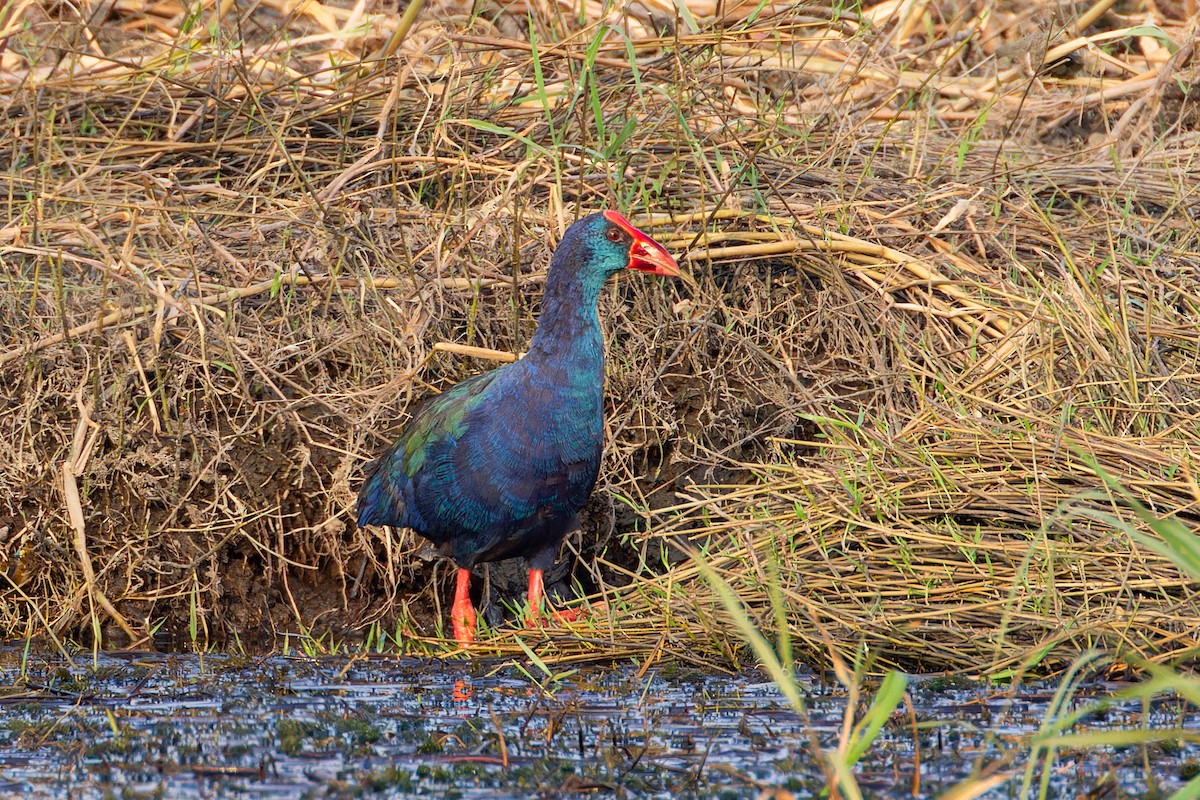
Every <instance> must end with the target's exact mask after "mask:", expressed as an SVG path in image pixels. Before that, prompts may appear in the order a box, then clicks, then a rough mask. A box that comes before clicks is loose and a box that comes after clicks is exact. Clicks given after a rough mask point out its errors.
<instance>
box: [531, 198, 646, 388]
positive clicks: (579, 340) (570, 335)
mask: <svg viewBox="0 0 1200 800" xmlns="http://www.w3.org/2000/svg"><path fill="white" fill-rule="evenodd" d="M605 229H606V221H605V219H604V217H603V216H602V215H601V214H593V215H591V216H590V217H587V218H585V219H583V220H581V221H580V223H578V224H577V225H575V226H572V228H571V230H570V231H568V235H567V236H565V237H564V238H563V240H562V242H560V243H559V246H558V249H557V250H555V251H554V257H553V258H552V259H551V261H550V270H549V272H548V273H547V274H546V291H545V294H544V296H543V300H542V313H541V316H540V318H539V320H538V328H537V332H536V333H534V335H533V340H532V341H531V342H530V343H529V354H528V355H527V356H526V358H529V357H534V358H539V359H542V358H545V359H562V363H561V366H562V367H563V368H564V369H567V370H569V371H570V372H573V373H583V374H588V373H593V374H594V373H596V372H602V371H603V366H604V364H603V361H604V347H603V345H604V342H603V337H602V336H601V333H600V318H599V316H598V315H597V313H596V304H597V303H598V302H599V300H600V292H601V290H603V288H604V283H605V281H607V280H608V278H609V277H610V276H612V275H613V274H615V273H617V272H620V271H621V270H622V269H624V268H625V266H626V264H628V248H627V247H626V248H622V247H621V246H618V245H615V244H613V243H612V242H610V241H608V240H607V239H606V238H605V237H604V233H603V232H604V230H605Z"/></svg>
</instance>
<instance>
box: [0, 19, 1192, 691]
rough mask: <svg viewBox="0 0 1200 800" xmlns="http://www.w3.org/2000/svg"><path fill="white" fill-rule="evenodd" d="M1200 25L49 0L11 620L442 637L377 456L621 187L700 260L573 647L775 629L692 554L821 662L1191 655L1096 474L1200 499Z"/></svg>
mask: <svg viewBox="0 0 1200 800" xmlns="http://www.w3.org/2000/svg"><path fill="white" fill-rule="evenodd" d="M1191 11H1194V9H1189V8H1188V7H1186V4H1184V3H1168V2H1166V1H1165V0H1159V1H1158V2H1146V1H1145V0H1122V1H1121V2H1112V1H1111V0H1103V1H1101V2H1084V3H1065V2H1064V3H1050V2H1033V3H1010V2H1001V1H1000V0H980V2H974V3H938V2H932V1H931V0H888V2H882V3H866V4H863V6H862V7H861V8H859V7H857V6H853V5H851V6H848V7H846V8H843V7H841V6H836V5H835V6H832V7H831V6H828V5H822V4H820V3H816V4H804V5H801V6H796V5H793V4H785V3H772V2H765V3H739V2H737V0H734V1H733V2H725V3H711V2H689V3H688V4H687V5H686V6H683V7H677V6H676V5H675V4H670V3H665V2H662V3H660V2H658V0H642V1H641V2H635V3H630V4H628V5H625V4H623V3H617V4H609V3H604V4H601V3H597V2H593V0H588V2H586V3H584V4H583V5H582V6H579V5H576V4H569V3H562V4H555V3H550V2H542V1H540V0H529V1H528V2H518V3H515V4H511V5H503V4H493V3H487V2H481V3H477V4H475V5H469V4H452V3H442V4H438V3H436V2H430V3H427V4H425V5H424V6H423V7H417V6H412V7H409V8H408V9H407V10H406V9H399V10H396V9H392V8H391V7H390V6H388V5H387V4H382V5H376V4H368V3H363V2H358V3H351V2H349V0H347V1H346V2H329V3H321V2H316V1H315V0H307V1H305V2H291V0H221V2H202V1H200V0H197V2H178V0H154V1H151V0H116V2H95V3H85V4H82V5H78V6H76V5H71V4H55V3H50V2H41V3H39V2H35V1H34V0H9V1H8V2H6V3H5V4H4V5H3V6H0V105H2V107H3V120H2V123H3V126H4V136H3V137H2V139H0V173H2V174H0V181H2V183H0V189H2V191H0V487H2V488H0V632H2V633H3V635H4V636H6V637H27V636H28V637H48V638H52V639H54V640H57V641H60V642H61V641H67V640H74V641H85V642H86V641H93V640H94V637H97V636H99V637H102V639H103V641H104V642H105V643H107V644H109V645H120V644H122V643H127V644H132V645H133V646H138V647H144V646H147V643H148V641H150V640H152V639H153V640H154V641H157V642H158V643H159V644H160V645H164V646H169V645H170V644H171V643H174V644H175V645H181V644H182V645H187V644H196V645H200V646H237V645H238V644H240V645H241V646H243V647H246V648H248V649H250V648H253V649H258V648H264V647H265V648H271V647H275V646H279V644H280V642H281V638H280V637H281V636H283V635H284V634H303V635H306V636H307V637H309V638H308V639H307V640H305V641H306V642H307V643H308V644H309V645H310V646H313V647H332V646H334V645H336V644H337V643H340V642H353V641H357V640H361V639H362V638H363V637H368V638H369V639H370V640H371V642H373V644H374V645H378V646H382V645H384V644H386V645H387V646H392V643H391V642H390V639H391V638H396V639H399V640H400V644H401V646H402V647H403V648H405V649H410V650H412V649H420V648H422V647H427V646H428V647H436V644H435V643H434V640H433V637H434V636H435V634H436V631H437V627H436V626H437V621H438V620H439V619H440V618H441V614H442V611H443V610H444V609H443V608H442V607H441V606H440V605H439V602H438V598H439V596H442V597H444V596H445V592H444V591H443V590H444V587H445V581H446V579H448V577H449V574H448V571H447V570H445V569H444V567H443V566H440V565H439V563H438V562H436V561H434V560H431V559H430V558H428V557H427V554H426V552H425V550H424V549H423V548H422V547H421V546H420V545H419V544H418V543H417V542H415V541H414V540H413V538H412V535H411V533H408V532H404V531H386V530H374V529H368V530H358V529H356V528H355V527H354V525H353V523H352V521H351V518H352V514H351V507H352V505H353V502H354V495H355V490H356V488H357V483H358V480H359V478H360V475H361V468H362V465H363V464H364V462H365V460H366V459H367V458H369V457H370V456H372V455H373V454H375V453H376V452H378V451H379V450H380V449H381V448H382V447H383V446H384V445H385V444H386V443H387V442H388V441H389V439H390V438H391V437H392V436H393V435H394V433H395V432H396V430H397V429H398V427H399V425H401V424H402V422H403V420H404V418H405V410H406V409H407V408H408V407H409V406H410V404H411V403H412V402H413V401H414V400H416V399H418V398H420V397H421V396H423V395H425V394H428V393H430V392H433V391H437V390H439V389H442V388H444V387H446V386H447V385H449V384H450V383H451V382H453V381H456V380H458V379H461V378H463V377H464V376H466V375H468V374H471V373H474V372H477V371H479V370H481V369H483V368H486V367H488V366H491V365H492V362H490V361H489V360H487V359H486V358H482V357H480V356H481V355H487V351H500V352H501V353H502V354H503V353H509V354H512V353H519V351H520V350H521V349H522V348H523V346H524V344H525V342H527V341H528V337H529V334H530V332H531V331H532V329H533V325H534V322H535V320H536V312H537V308H538V302H539V296H540V280H541V278H542V276H543V275H544V269H545V265H546V263H547V258H548V253H549V252H550V250H551V248H552V246H553V243H554V242H555V241H556V240H557V237H558V236H559V235H560V234H561V232H562V231H563V229H564V228H565V227H566V225H567V224H569V222H570V221H571V220H572V219H573V218H574V217H575V216H576V215H577V214H579V213H580V212H581V211H583V210H593V209H596V208H600V207H607V206H615V207H619V208H621V209H623V210H625V211H627V212H629V213H630V214H631V215H632V216H634V217H635V221H637V222H639V223H640V224H642V225H644V226H646V227H647V228H648V229H649V230H651V231H652V232H653V233H654V234H655V235H656V236H657V237H659V238H660V240H662V241H663V242H664V243H666V244H667V245H668V246H669V247H671V248H672V249H673V250H674V251H675V252H677V253H678V254H679V255H680V257H681V260H683V261H684V262H685V263H686V264H688V265H689V266H690V269H691V270H692V271H693V273H694V274H695V275H696V277H697V278H698V279H699V281H700V287H699V288H698V289H697V290H696V291H695V292H692V291H690V290H689V289H687V288H686V287H684V286H682V285H675V284H671V283H667V282H651V281H628V282H621V283H618V284H617V285H615V286H614V287H613V289H612V292H611V294H610V295H608V296H606V298H605V299H604V301H603V306H604V308H603V309H602V316H603V317H604V318H605V319H606V325H607V327H608V333H609V342H610V350H609V353H610V375H609V392H610V402H609V408H608V420H609V422H608V425H609V435H610V446H609V448H608V455H607V461H606V466H605V470H604V486H603V490H602V491H601V492H600V493H599V494H598V497H597V499H596V501H595V502H594V503H593V505H592V507H591V509H590V513H589V515H588V524H587V526H586V529H585V531H584V532H583V535H581V536H579V537H577V538H574V539H572V540H571V541H569V542H568V544H569V545H570V546H569V548H568V552H567V554H566V555H567V557H568V559H569V560H570V562H571V564H572V566H573V567H574V576H575V577H576V578H577V579H578V582H577V585H579V586H581V587H582V588H583V589H585V590H587V591H590V592H594V593H595V594H594V595H593V599H594V600H599V599H603V600H604V601H605V602H604V604H603V605H600V604H598V603H597V604H596V607H595V608H594V609H593V615H592V617H591V619H590V621H588V622H586V623H582V624H579V625H575V626H571V627H570V628H568V627H559V628H553V629H549V630H547V631H546V637H545V639H544V640H543V641H542V644H541V645H540V647H541V652H543V653H544V654H545V657H546V658H555V659H559V660H560V661H570V660H574V659H590V658H621V657H625V656H631V657H640V658H643V659H651V660H653V659H654V658H657V657H659V656H662V657H666V658H676V659H686V660H694V661H698V662H703V663H729V662H736V661H738V660H739V659H740V658H744V654H743V651H741V650H739V645H738V642H737V640H736V639H735V638H734V637H733V634H732V633H731V631H732V627H731V626H730V625H729V623H728V619H727V618H726V617H725V616H724V612H723V611H721V610H720V608H721V606H720V604H719V602H718V600H717V598H716V595H715V593H714V590H713V588H712V587H711V586H710V584H709V583H708V582H707V581H705V580H703V579H702V578H701V577H699V575H698V572H697V566H696V563H695V561H694V560H693V559H692V558H691V557H690V555H689V554H690V553H691V552H693V551H702V552H704V553H705V554H706V558H707V560H708V563H709V564H711V566H712V567H713V568H714V569H715V570H716V572H717V573H718V574H720V575H722V576H723V577H724V578H725V579H726V580H727V581H728V582H729V583H730V584H731V585H732V586H733V587H734V588H735V589H736V590H737V593H738V594H739V596H740V597H741V599H742V601H743V602H744V603H745V604H746V607H747V609H748V611H749V613H750V614H751V615H752V616H753V617H754V618H755V619H759V620H760V621H761V622H762V624H763V625H764V627H767V628H770V627H771V626H772V625H773V624H774V622H773V621H774V620H777V619H778V618H779V617H778V614H779V613H782V614H784V615H786V618H787V619H788V621H789V623H790V628H791V630H792V635H793V638H794V641H796V642H797V644H798V646H800V647H802V648H803V649H804V650H805V651H806V653H807V654H808V656H809V657H810V658H811V659H813V660H815V661H818V662H819V661H821V660H823V659H825V658H827V657H828V655H829V653H830V651H831V649H832V650H834V651H837V652H841V653H843V654H845V655H848V656H854V655H856V654H863V653H865V654H868V655H869V657H871V658H873V659H875V662H874V663H876V664H879V665H887V664H900V665H904V666H907V667H910V668H919V669H927V670H938V669H950V670H963V671H978V672H997V671H1001V670H1007V669H1028V668H1037V669H1053V668H1055V667H1057V666H1059V665H1061V664H1063V663H1064V662H1065V661H1067V660H1069V659H1070V658H1072V657H1073V656H1074V655H1075V654H1076V653H1078V652H1079V651H1081V650H1084V649H1086V648H1093V647H1098V648H1104V649H1106V650H1109V651H1110V652H1112V653H1114V654H1117V655H1118V656H1120V657H1124V658H1126V659H1137V658H1151V659H1172V660H1179V661H1186V660H1191V659H1194V658H1195V656H1196V654H1197V652H1198V651H1197V647H1198V645H1200V642H1198V636H1200V633H1198V631H1200V624H1198V620H1200V587H1198V586H1197V585H1196V583H1195V582H1194V581H1189V580H1188V579H1187V577H1185V574H1184V573H1182V572H1181V571H1180V569H1178V568H1177V567H1176V566H1175V564H1174V563H1173V562H1172V561H1171V560H1170V559H1169V558H1167V557H1165V556H1164V555H1161V554H1160V553H1159V552H1158V550H1157V549H1155V548H1154V547H1145V546H1143V545H1141V544H1139V542H1138V540H1137V539H1136V538H1135V536H1134V535H1131V530H1132V531H1133V533H1134V534H1136V532H1137V531H1138V530H1142V531H1147V529H1146V527H1145V526H1144V524H1143V523H1142V522H1140V521H1138V519H1137V517H1136V516H1135V515H1134V514H1133V513H1132V512H1131V510H1130V504H1129V501H1128V500H1127V499H1126V498H1124V497H1123V496H1122V495H1121V494H1120V493H1119V492H1117V491H1115V490H1111V489H1108V488H1106V484H1105V483H1104V482H1103V481H1102V479H1101V477H1100V472H1103V473H1105V474H1108V475H1110V476H1112V477H1113V478H1115V479H1117V480H1119V481H1120V482H1121V483H1122V484H1123V485H1124V486H1125V487H1127V488H1128V491H1129V492H1130V493H1131V495H1132V496H1134V497H1136V498H1140V500H1141V501H1142V502H1144V503H1146V504H1147V505H1148V507H1149V508H1151V509H1152V510H1153V511H1154V512H1155V513H1156V514H1159V515H1163V516H1165V515H1178V517H1179V518H1180V519H1181V520H1183V521H1184V522H1185V523H1186V524H1187V525H1189V526H1196V525H1197V524H1200V510H1198V509H1197V502H1198V501H1200V490H1198V488H1197V482H1196V477H1195V476H1196V466H1197V457H1198V455H1200V449H1198V436H1200V360H1198V356H1200V327H1198V325H1197V323H1198V321H1200V236H1198V223H1197V220H1198V219H1200V147H1198V145H1200V140H1198V135H1197V131H1198V125H1197V123H1198V121H1200V113H1198V111H1200V106H1198V104H1197V101H1198V99H1200V98H1198V97H1197V90H1196V87H1197V86H1198V85H1200V59H1197V58H1196V57H1194V48H1195V35H1196V23H1195V19H1194V18H1192V19H1191V20H1190V21H1189V16H1188V15H1189V13H1191ZM408 12H411V13H408ZM471 348H482V349H479V350H475V349H471ZM1151 535H1153V534H1151ZM505 583H506V572H505V570H504V569H495V570H492V571H491V572H490V575H489V586H488V589H487V591H488V593H489V596H490V597H491V598H492V599H493V600H494V599H496V598H498V597H500V596H502V595H504V594H505ZM493 605H494V606H496V607H498V605H499V604H498V603H493ZM384 633H386V634H388V636H387V637H385V636H384ZM526 636H527V635H526ZM489 646H490V647H493V648H495V650H496V651H497V652H501V653H505V652H514V653H517V652H520V651H519V650H518V644H517V643H516V642H515V641H514V640H513V634H512V633H511V632H510V631H509V630H508V629H506V628H501V629H500V630H499V632H497V633H496V635H495V638H494V639H493V640H492V642H491V645H488V646H485V648H484V649H485V650H486V649H487V647H489Z"/></svg>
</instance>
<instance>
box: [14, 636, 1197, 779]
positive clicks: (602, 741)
mask: <svg viewBox="0 0 1200 800" xmlns="http://www.w3.org/2000/svg"><path fill="white" fill-rule="evenodd" d="M76 663H77V666H74V667H72V666H69V665H68V664H67V663H65V662H63V661H44V660H42V661H39V660H37V659H30V660H29V662H28V663H27V664H25V665H24V666H22V664H21V662H20V653H19V652H6V653H0V669H2V670H3V677H2V679H0V684H2V686H0V797H17V796H20V797H24V798H61V797H67V796H68V795H69V796H70V797H72V798H80V799H81V800H82V799H84V798H105V797H170V798H176V797H178V798H193V797H194V798H209V797H225V796H237V797H268V798H269V797H300V796H306V797H312V798H340V797H384V798H388V797H438V798H463V800H467V799H468V798H471V799H475V798H489V800H500V799H502V798H530V797H558V798H570V797H629V798H692V797H694V798H728V799H729V800H734V799H735V798H757V797H758V796H759V794H760V791H761V789H762V788H765V787H770V788H782V789H786V790H788V791H791V792H792V793H794V795H795V796H796V797H810V796H816V795H817V794H819V793H820V791H821V789H822V788H823V787H824V786H825V780H824V777H823V773H822V771H821V768H820V766H819V763H818V760H817V759H816V758H814V757H813V755H812V754H813V752H814V747H815V746H817V745H815V744H814V742H816V743H819V746H820V747H823V748H827V749H828V748H836V747H837V742H838V738H839V735H840V733H841V729H842V724H843V718H844V712H845V707H846V702H847V701H846V695H845V692H844V691H843V690H841V689H840V688H836V689H835V688H833V687H830V686H828V685H823V684H821V683H819V682H818V681H816V680H815V679H813V678H811V677H810V678H808V679H807V680H806V681H805V684H806V686H807V687H808V689H809V697H808V705H809V707H808V714H807V715H806V716H803V717H802V716H800V715H797V714H796V713H795V712H793V711H792V710H791V709H790V708H788V706H787V704H786V702H784V700H783V699H782V697H781V696H780V694H779V693H778V692H777V691H776V689H775V687H774V686H773V685H772V684H770V683H765V682H763V679H762V678H761V677H759V676H755V675H740V676H735V677H725V676H711V675H708V676H704V675H699V674H691V675H683V674H671V675H670V676H669V677H668V673H667V672H664V671H661V670H660V671H654V670H651V671H649V672H648V673H647V674H645V675H643V676H640V677H639V675H638V673H637V671H636V670H635V669H632V668H588V669H585V670H581V671H579V672H576V673H574V674H571V675H569V676H565V677H562V678H561V679H558V680H546V681H545V682H544V683H543V684H542V685H539V684H538V683H537V682H535V681H534V680H532V679H531V678H530V677H528V676H527V675H525V674H522V672H521V669H522V668H524V669H527V670H529V671H530V672H535V673H536V672H537V670H536V668H535V667H533V666H530V665H522V666H517V664H516V663H515V662H512V661H504V662H499V661H490V662H470V663H469V662H439V661H431V660H416V659H395V658H369V659H367V658H361V659H346V658H340V659H300V658H282V657H272V658H263V659H239V658H230V657H220V656H206V657H204V658H200V657H196V656H180V655H159V654H135V655H120V656H113V655H103V656H100V657H99V658H98V659H97V660H96V661H95V664H94V665H93V662H92V660H91V658H90V657H87V658H85V659H82V660H78V661H77V662H76ZM539 675H540V673H539ZM542 677H544V676H542ZM1095 689H1096V690H1097V691H1099V690H1103V689H1104V687H1095ZM1050 691H1051V690H1050V689H1047V690H1045V691H1042V690H1040V689H1037V688H1034V689H1031V690H1027V691H1023V692H1022V693H1020V694H1018V695H1017V696H1015V697H1013V696H1011V694H1010V693H1006V692H1004V691H1002V690H997V689H989V688H985V687H977V686H968V687H962V686H959V687H957V688H949V687H947V686H945V685H944V684H943V682H940V681H937V682H934V681H917V682H915V683H914V684H912V685H911V686H910V695H911V697H912V701H913V710H912V712H911V713H909V712H907V711H904V712H902V713H897V714H896V715H895V716H894V717H893V719H892V720H891V722H890V723H889V724H888V725H887V726H886V727H885V728H884V730H883V733H882V734H881V736H880V738H879V739H878V740H877V741H876V742H875V744H874V745H872V747H871V749H870V750H869V751H868V754H867V755H866V756H865V757H864V759H863V760H862V761H861V762H860V764H859V767H858V769H857V773H856V774H857V776H858V780H859V784H860V786H861V787H862V788H863V790H864V792H865V794H867V795H868V796H873V797H901V796H905V797H913V796H914V789H915V794H916V796H919V797H933V796H936V795H938V794H939V793H940V792H941V791H944V790H945V789H946V788H948V787H949V786H951V785H953V784H954V783H956V782H957V781H959V780H962V779H964V778H967V777H969V776H971V775H973V774H978V773H979V772H980V771H986V770H994V769H1001V770H1003V771H1006V772H1012V773H1013V774H1014V776H1016V778H1019V777H1020V775H1021V774H1022V773H1021V771H1022V770H1023V769H1024V766H1025V764H1024V760H1023V759H1024V758H1025V757H1026V754H1027V753H1028V747H1027V746H1026V745H1024V744H1023V737H1024V735H1026V734H1029V733H1031V732H1032V731H1034V730H1036V728H1037V726H1038V725H1039V724H1040V723H1041V722H1042V720H1043V718H1044V716H1045V714H1046V708H1047V704H1048V702H1049V700H1050ZM1143 712H1144V709H1143V708H1142V707H1141V705H1140V704H1138V705H1136V707H1129V708H1117V709H1114V710H1110V711H1108V712H1106V713H1105V715H1104V718H1103V719H1097V720H1093V723H1092V724H1093V725H1096V726H1104V727H1114V726H1120V727H1125V726H1130V725H1134V726H1136V725H1142V724H1143V723H1145V722H1148V724H1150V725H1155V726H1163V727H1172V728H1175V727H1178V726H1180V725H1182V726H1183V727H1184V728H1185V729H1190V730H1192V731H1195V730H1198V729H1200V714H1198V713H1197V711H1196V709H1194V708H1190V707H1184V706H1182V705H1181V704H1179V703H1176V702H1174V701H1169V702H1165V703H1162V704H1160V705H1159V706H1157V707H1155V708H1151V709H1150V710H1149V714H1148V716H1147V715H1144V714H1143ZM914 734H915V736H916V737H917V739H918V740H919V742H920V748H919V751H918V749H917V748H916V747H915V746H914ZM1076 755H1077V754H1076ZM1074 757H1075V756H1074V755H1072V756H1071V757H1065V756H1064V757H1061V758H1060V759H1059V760H1058V761H1057V762H1056V763H1055V764H1054V765H1053V766H1052V767H1051V768H1050V773H1049V774H1050V775H1051V778H1052V786H1053V788H1054V789H1055V790H1056V793H1057V794H1058V796H1060V797H1061V796H1064V795H1065V796H1075V795H1078V794H1080V793H1084V792H1091V793H1096V794H1097V796H1106V795H1104V794H1103V793H1104V792H1106V791H1108V792H1111V791H1113V790H1115V788H1116V786H1117V785H1118V784H1119V785H1120V787H1121V789H1122V790H1123V791H1125V792H1128V793H1130V794H1133V795H1142V794H1146V793H1148V792H1149V791H1150V790H1151V789H1152V788H1154V787H1157V788H1158V789H1159V790H1160V791H1167V792H1169V791H1171V790H1172V789H1174V788H1176V787H1178V786H1180V785H1181V784H1182V783H1183V782H1184V778H1185V777H1188V776H1190V770H1191V769H1194V768H1195V765H1196V763H1197V761H1200V747H1198V746H1197V745H1196V744H1195V743H1188V742H1181V743H1178V744H1175V745H1171V746H1169V747H1167V748H1163V747H1162V746H1161V745H1156V744H1152V745H1147V746H1146V747H1144V748H1143V747H1137V748H1125V749H1122V750H1118V749H1112V750H1108V751H1104V752H1100V753H1096V752H1094V751H1092V752H1091V753H1090V755H1089V758H1088V760H1087V761H1082V762H1078V763H1077V762H1076V761H1075V760H1074ZM1147 765H1149V766H1147ZM1151 771H1152V772H1153V774H1150V773H1151ZM1019 785H1020V784H1019V780H1016V779H1014V781H1010V782H1009V783H1006V784H1005V785H1004V786H1002V787H1001V788H998V789H995V790H993V791H992V792H991V793H990V794H989V795H987V796H988V797H1010V796H1012V797H1015V796H1017V794H1018V787H1019ZM1105 787H1108V788H1107V790H1106V789H1105ZM1107 796H1112V795H1111V794H1109V795H1107Z"/></svg>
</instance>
